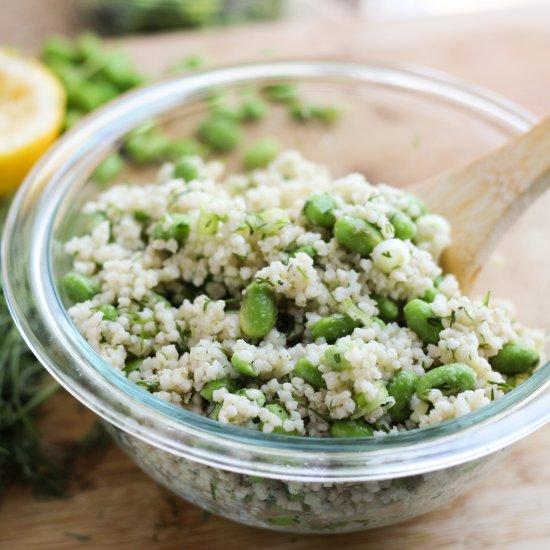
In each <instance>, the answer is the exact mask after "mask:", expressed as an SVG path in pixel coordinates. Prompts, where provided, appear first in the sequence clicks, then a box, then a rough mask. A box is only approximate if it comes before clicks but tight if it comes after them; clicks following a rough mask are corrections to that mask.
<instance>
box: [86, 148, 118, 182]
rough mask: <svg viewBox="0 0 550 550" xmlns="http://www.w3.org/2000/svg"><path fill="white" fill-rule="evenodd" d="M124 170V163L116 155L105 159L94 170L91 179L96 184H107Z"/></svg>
mask: <svg viewBox="0 0 550 550" xmlns="http://www.w3.org/2000/svg"><path fill="white" fill-rule="evenodd" d="M123 168H124V161H123V160H122V157H121V156H120V155H119V154H118V153H114V154H112V155H110V156H109V157H107V158H106V159H105V160H104V161H103V162H102V163H101V164H100V165H99V166H98V167H97V168H96V169H95V170H94V173H93V175H92V178H93V179H94V180H95V181H96V182H98V183H102V184H105V183H109V182H111V181H112V180H113V179H114V178H116V177H117V176H118V174H119V173H120V171H121V170H122V169H123Z"/></svg>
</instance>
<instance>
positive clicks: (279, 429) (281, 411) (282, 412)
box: [265, 403, 300, 435]
mask: <svg viewBox="0 0 550 550" xmlns="http://www.w3.org/2000/svg"><path fill="white" fill-rule="evenodd" d="M265 408H266V409H267V410H268V411H269V412H271V413H273V414H275V415H277V416H278V417H279V418H280V419H281V420H282V421H283V422H284V421H285V420H290V415H289V414H288V411H287V410H286V409H285V408H284V407H282V406H281V405H279V404H278V403H272V404H270V405H266V406H265ZM273 433H274V434H282V435H300V432H298V430H291V431H287V430H285V429H284V427H283V426H275V427H274V428H273Z"/></svg>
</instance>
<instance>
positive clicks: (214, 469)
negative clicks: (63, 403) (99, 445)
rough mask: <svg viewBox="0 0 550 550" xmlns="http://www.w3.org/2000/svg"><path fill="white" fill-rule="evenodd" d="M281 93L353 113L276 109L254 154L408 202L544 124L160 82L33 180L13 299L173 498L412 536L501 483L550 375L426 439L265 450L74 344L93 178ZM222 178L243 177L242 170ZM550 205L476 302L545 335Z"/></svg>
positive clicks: (333, 71) (335, 72)
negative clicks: (378, 187)
mask: <svg viewBox="0 0 550 550" xmlns="http://www.w3.org/2000/svg"><path fill="white" fill-rule="evenodd" d="M277 82H279V83H280V82H293V83H296V84H298V85H299V87H300V90H301V94H302V96H304V97H307V98H308V100H311V101H315V102H321V103H330V104H338V105H340V106H341V107H342V108H343V109H344V116H343V118H342V120H341V121H340V122H338V123H337V124H334V125H332V126H330V127H325V126H322V125H319V124H317V125H313V124H298V123H296V122H295V121H293V120H292V119H291V117H289V116H288V112H287V110H286V108H285V107H284V106H273V107H271V111H270V115H269V116H268V117H267V119H266V120H264V121H262V122H260V123H256V124H253V125H250V127H249V128H248V129H247V130H246V137H245V141H246V142H248V141H251V140H253V139H255V138H257V137H258V136H263V135H270V136H276V137H277V138H278V139H279V141H281V142H282V143H283V144H284V145H285V146H286V147H289V148H297V149H300V150H301V151H303V154H304V155H305V156H306V158H311V159H312V160H315V161H318V162H321V163H323V164H325V165H327V166H328V167H329V168H330V169H331V170H332V172H333V174H335V175H341V174H344V173H346V172H349V171H361V172H364V173H365V174H366V175H367V177H368V178H369V179H370V180H371V181H381V180H382V181H386V182H390V183H392V184H395V185H402V186H405V185H407V184H410V183H412V182H415V181H417V180H420V179H422V178H424V177H427V176H429V175H431V174H433V173H436V172H438V171H441V170H443V169H446V168H448V167H449V166H451V165H454V164H457V163H460V162H464V161H467V160H469V159H471V158H472V157H474V156H476V155H478V154H480V153H484V152H486V151H489V150H491V149H493V148H495V147H497V146H498V145H500V144H502V143H503V142H505V141H506V140H507V139H509V138H510V136H512V135H514V134H516V133H518V132H520V131H524V130H526V129H527V128H529V126H530V125H531V124H532V122H533V117H532V116H531V115H529V114H528V113H526V112H524V111H523V110H522V109H520V108H518V107H516V106H514V105H512V104H510V103H508V102H506V101H505V100H502V99H500V98H498V97H496V96H493V95H491V94H489V93H486V92H483V91H480V90H477V89H474V88H472V87H468V86H466V85H463V84H462V83H459V82H457V81H455V80H453V79H451V78H449V77H446V76H442V75H439V74H434V73H432V72H429V71H425V70H419V69H411V68H396V67H388V66H379V65H356V64H345V63H334V62H277V63H264V64H251V65H244V66H237V67H230V68H224V69H219V70H216V71H211V72H204V73H196V74H193V75H191V76H185V77H178V78H175V79H172V80H167V81H163V82H160V83H158V84H154V85H151V86H149V87H146V88H143V89H140V90H138V91H135V92H133V93H131V94H129V95H126V96H124V97H122V98H120V99H119V100H117V101H115V102H113V103H112V104H110V105H108V106H107V107H105V108H103V109H102V110H100V111H98V112H97V113H95V114H94V115H93V116H91V117H89V118H88V119H86V120H85V121H83V122H82V123H81V124H80V125H79V126H77V127H76V128H75V129H73V130H72V131H71V132H69V133H68V134H66V135H65V136H64V137H63V138H62V139H61V140H60V141H59V142H58V143H57V144H56V146H55V147H53V148H52V149H51V150H50V151H49V152H48V154H47V155H46V156H45V157H44V158H43V159H42V160H41V161H40V162H39V164H38V165H37V166H36V167H35V169H34V170H33V171H32V173H31V174H30V175H29V177H28V178H27V180H26V182H25V183H24V185H23V186H22V188H21V189H20V191H19V193H18V194H17V196H16V198H15V200H14V203H13V205H12V208H11V211H10V213H9V217H8V220H7V223H6V227H5V231H4V242H3V248H2V276H3V279H4V288H5V292H6V296H7V299H8V302H9V305H10V308H11V310H12V313H13V315H14V317H15V320H16V323H17V325H18V327H19V329H20V331H21V332H22V334H23V336H24V337H25V339H26V341H27V343H28V344H29V346H30V347H31V348H32V350H33V351H34V352H35V354H36V355H37V356H38V358H39V359H40V361H41V362H42V363H43V364H44V365H45V367H46V368H47V369H48V370H49V371H50V373H51V374H52V375H53V376H54V377H55V378H56V379H57V380H58V381H59V382H60V383H61V384H62V385H63V386H64V387H65V388H66V389H67V390H68V391H70V392H71V393H72V394H73V395H74V396H75V397H76V398H77V399H78V400H79V401H81V402H82V403H83V404H85V405H86V406H87V407H89V408H90V409H92V410H93V411H94V412H95V413H96V414H97V415H98V416H99V417H101V418H102V419H103V421H104V423H105V424H106V426H108V428H109V430H110V432H111V434H112V435H113V436H114V438H115V439H116V441H117V442H118V443H119V444H120V445H121V447H122V448H123V449H124V450H125V451H126V452H127V453H128V455H129V456H130V457H131V458H132V459H133V460H134V461H135V462H137V463H138V464H139V465H140V466H141V467H142V468H143V470H144V471H145V472H147V473H148V474H149V475H150V476H151V477H153V478H154V479H156V480H157V481H159V482H160V483H161V484H163V485H165V486H166V487H168V488H169V489H171V490H172V491H174V492H175V493H177V494H178V495H180V496H182V497H184V498H186V499H187V500H189V501H191V502H193V503H195V504H197V505H199V506H202V507H203V508H205V509H207V510H209V511H211V512H213V513H216V514H220V515H223V516H225V517H228V518H231V519H234V520H236V521H240V522H242V523H245V524H247V525H253V526H257V527H266V528H272V529H281V530H286V531H296V532H304V533H314V532H329V533H335V532H345V531H354V530H362V529H368V528H373V527H379V526H383V525H388V524H392V523H396V522H400V521H404V520H406V519H409V518H412V517H415V516H418V515H420V514H423V513H425V512H427V511H429V510H432V509H434V508H438V507H440V506H441V505H443V504H444V503H446V502H448V501H450V500H451V499H453V498H454V497H456V496H457V495H458V494H459V493H461V492H462V491H464V490H466V489H467V488H468V487H469V485H470V483H471V482H473V481H474V480H475V479H477V478H480V477H481V476H483V475H484V474H485V473H486V472H488V471H489V470H491V468H492V466H493V463H494V461H495V460H497V459H498V457H499V456H500V455H501V454H502V453H501V452H500V451H502V450H504V449H506V448H507V447H509V446H510V445H511V444H513V443H514V442H516V441H517V440H519V439H521V438H523V437H525V436H526V435H527V434H529V433H531V432H532V431H533V430H535V429H537V428H539V427H541V426H542V425H544V424H545V423H546V422H547V421H548V420H549V419H550V364H546V365H545V366H543V367H541V368H540V369H539V370H538V371H537V372H536V373H535V374H534V375H533V376H532V377H531V378H529V379H528V380H527V381H526V382H525V383H523V384H522V385H520V386H519V387H518V388H516V389H515V390H513V391H512V392H510V393H508V394H507V395H506V396H504V397H503V398H501V399H498V400H497V401H495V402H493V403H491V404H490V405H488V406H486V407H484V408H482V409H479V410H477V411H476V412H474V413H471V414H468V415H466V416H463V417H461V418H457V419H454V420H451V421H447V422H445V423H443V424H439V425H435V426H431V427H429V428H424V429H421V430H413V431H411V432H407V433H400V434H392V435H387V436H375V437H371V438H365V439H363V438H361V439H326V438H325V439H321V438H296V437H286V436H282V435H271V434H264V433H260V432H256V431H252V430H245V429H242V428H239V427H235V426H227V425H223V424H220V423H217V422H215V421H213V420H210V419H208V418H205V417H201V416H198V415H195V414H193V413H190V412H187V411H185V410H183V409H181V408H178V407H176V406H174V405H171V404H168V403H165V402H163V401H160V400H158V399H157V398H155V397H154V396H153V395H151V394H149V393H147V392H146V391H145V390H143V389H141V388H139V387H138V386H136V385H134V384H133V383H131V382H130V381H128V380H127V379H126V378H124V377H123V376H122V375H121V374H119V373H118V372H117V371H115V369H113V368H112V367H110V366H109V365H108V364H107V363H106V362H104V361H103V360H102V359H101V358H100V357H99V356H98V355H96V353H95V352H94V351H93V350H92V349H91V347H90V346H89V345H88V344H87V343H86V341H85V340H84V338H83V337H82V336H81V335H80V334H79V333H78V331H77V330H76V328H75V326H74V325H73V324H72V322H71V320H70V319H69V317H68V315H67V313H66V308H65V306H64V304H63V298H62V296H61V295H60V293H58V290H57V283H56V282H57V280H58V277H59V274H60V273H63V272H64V270H65V269H66V268H67V266H68V259H67V258H66V257H65V255H64V253H63V247H62V246H61V243H62V242H64V241H65V240H66V239H67V237H68V236H70V235H73V234H74V233H75V232H77V231H78V228H79V224H80V222H81V219H80V218H81V216H79V214H78V212H79V210H80V208H81V207H82V205H83V203H84V202H85V201H87V200H88V199H89V198H90V197H93V196H94V194H96V193H98V191H99V189H98V185H97V184H96V183H94V181H93V179H91V178H90V175H91V174H92V172H93V171H94V169H95V168H96V167H97V166H98V165H99V163H100V162H101V161H102V160H103V159H104V158H106V157H107V156H108V155H109V154H110V153H111V152H112V151H113V150H115V149H118V148H119V147H120V146H121V144H122V143H123V141H124V139H125V138H124V136H125V135H127V134H128V132H130V131H131V130H133V129H135V128H136V127H138V126H140V125H141V124H143V123H145V122H147V121H150V120H151V119H152V118H154V119H155V120H156V124H157V125H158V126H159V127H160V128H162V129H163V131H165V132H166V133H169V134H172V135H174V136H188V135H190V134H191V133H192V132H193V131H194V129H195V127H196V125H197V122H198V121H199V120H201V118H203V117H204V116H205V112H206V111H207V110H208V109H209V108H210V107H209V105H210V103H211V101H212V97H214V95H217V96H219V93H220V92H222V91H223V93H224V94H225V96H226V97H231V96H235V97H237V96H239V94H241V93H245V92H246V91H247V90H250V88H251V87H253V88H257V87H262V86H264V85H266V84H272V83H277ZM227 161H228V163H229V164H230V165H233V166H235V165H236V164H237V163H238V155H233V156H232V157H228V159H227ZM151 170H153V171H154V170H155V168H139V169H138V170H135V169H132V168H129V169H128V171H127V173H126V174H125V175H124V176H122V178H123V179H124V178H127V179H132V180H135V179H137V180H141V179H143V178H147V177H149V176H150V175H151V173H152V172H151ZM119 180H120V178H119ZM549 198H550V197H548V196H545V197H543V198H542V199H541V200H540V201H539V203H537V204H536V205H534V206H532V207H530V209H529V210H528V211H527V213H526V214H525V216H524V217H523V218H522V219H521V220H520V221H519V222H518V223H517V224H516V226H515V227H514V228H513V230H512V231H511V232H510V234H509V235H507V236H506V237H505V238H504V239H503V241H502V242H501V244H500V245H499V248H498V250H497V251H496V252H495V254H494V255H493V257H492V259H491V260H490V261H489V262H488V265H487V269H486V270H485V272H484V273H483V274H482V276H481V279H480V281H479V287H478V290H479V291H480V292H483V293H484V292H485V291H486V290H487V289H488V288H490V289H491V290H492V291H493V295H496V294H498V295H503V296H507V297H510V298H513V299H514V301H516V302H517V305H518V314H519V316H520V317H521V318H522V320H523V321H525V322H527V323H529V324H531V325H533V326H540V327H542V328H544V329H548V328H549V327H550V318H549V317H548V315H547V314H546V312H545V311H544V308H541V307H540V304H544V303H548V300H549V298H550V277H549V276H548V275H549V273H548V270H547V269H546V270H545V269H544V265H545V263H544V261H543V260H544V259H545V258H544V255H542V254H541V251H540V250H533V246H530V243H532V242H535V243H536V242H541V243H543V242H546V241H545V237H544V235H548V233H550V218H549V217H548V216H546V215H545V212H546V211H547V210H548V207H549ZM537 239H539V240H538V241H537ZM541 255H542V258H541ZM546 265H547V263H546ZM520 266H523V269H520ZM489 285H490V286H489Z"/></svg>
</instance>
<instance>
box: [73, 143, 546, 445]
mask: <svg viewBox="0 0 550 550" xmlns="http://www.w3.org/2000/svg"><path fill="white" fill-rule="evenodd" d="M83 214H85V215H86V216H87V217H88V218H89V224H88V230H87V231H86V233H85V234H84V235H82V236H78V237H74V238H72V239H71V240H69V241H68V242H67V243H66V245H65V246H66V251H67V253H69V254H71V255H72V257H73V267H72V271H70V272H69V273H66V274H65V276H64V277H63V280H62V287H63V288H64V291H65V293H66V295H67V296H68V298H69V299H70V300H71V301H72V302H73V303H74V305H72V306H71V307H70V308H69V314H70V317H71V318H72V320H73V321H74V323H75V324H76V326H77V327H78V329H79V331H80V332H81V333H82V335H83V336H84V337H85V338H86V340H87V341H88V343H89V344H90V345H91V346H92V347H93V348H94V350H96V352H97V353H98V354H99V355H100V356H101V357H102V358H103V359H105V360H106V361H107V362H108V363H110V364H111V365H112V366H113V368H115V369H117V370H118V371H120V372H121V373H123V374H124V375H125V376H127V377H128V378H129V379H130V380H131V381H133V382H135V383H136V384H138V385H139V386H141V387H142V388H144V389H145V390H147V391H149V392H151V393H153V394H154V395H155V396H156V397H158V398H159V399H162V400H164V401H167V402H169V403H172V404H174V405H177V406H181V407H183V408H185V409H188V410H190V411H193V412H196V413H198V414H201V415H205V416H209V417H210V418H213V419H216V420H218V421H219V422H223V423H227V424H234V425H238V426H242V427H246V428H251V429H254V430H260V431H263V432H267V433H276V434H288V435H303V436H332V437H351V436H369V435H373V434H374V433H381V432H390V431H403V430H410V429H414V428H422V427H425V426H429V425H432V424H437V423H439V422H442V421H445V420H448V419H451V418H455V417H458V416H461V415H464V414H466V413H468V412H470V411H474V410H476V409H478V408H480V407H483V406H484V405H487V404H488V403H489V402H491V401H492V400H494V399H497V398H499V397H501V396H502V395H504V393H506V392H507V391H509V390H511V389H513V388H514V387H515V386H516V385H517V384H519V383H520V382H521V381H523V380H524V379H525V378H526V377H528V376H529V375H530V373H531V372H532V371H533V370H534V369H535V368H536V367H537V366H538V365H539V364H540V360H541V354H542V350H543V345H544V338H543V334H542V333H541V332H540V331H537V330H530V329H526V328H524V327H523V326H522V325H521V324H520V323H519V322H518V321H516V320H515V318H514V314H513V311H512V310H511V307H510V306H509V305H508V304H506V303H501V302H497V301H496V300H495V299H493V298H492V297H490V294H487V296H486V297H485V298H482V299H480V300H474V299H471V298H469V297H467V296H464V295H462V294H461V292H460V289H459V286H458V284H457V280H456V278H455V277H454V276H453V275H452V274H444V273H443V272H442V269H441V267H440V265H439V259H440V256H441V253H442V252H443V250H444V249H445V247H446V246H447V245H448V244H449V242H450V233H451V232H450V227H449V224H448V223H447V221H446V220H445V219H444V218H442V217H441V216H439V215H437V214H433V213H429V212H428V211H427V208H426V205H425V204H424V203H423V202H422V201H421V200H420V199H418V198H417V197H414V196H412V195H410V194H408V193H406V192H404V191H403V190H400V189H397V188H394V187H390V186H388V185H385V184H379V185H373V184H371V183H369V182H368V181H366V179H365V178H364V177H363V176H362V175H360V174H350V175H348V176H346V177H343V178H339V179H333V178H331V176H330V174H329V173H328V172H327V170H326V169H325V168H323V167H322V166H319V165H317V164H314V163H312V162H309V161H307V160H305V159H303V158H302V157H301V156H300V154H298V153H297V152H293V151H287V152H285V153H282V154H280V155H279V156H278V157H277V158H275V160H273V161H272V162H271V163H270V164H269V166H268V167H267V168H266V169H258V170H253V171H251V172H249V173H246V174H231V175H227V176H225V175H224V173H223V165H222V164H221V163H219V162H215V161H213V162H208V163H205V162H203V161H202V160H201V159H200V157H184V158H183V159H182V160H181V161H179V162H177V163H175V164H166V165H165V166H164V167H163V168H162V169H161V171H160V173H159V175H158V180H157V181H155V182H151V183H148V184H145V185H141V184H139V185H138V184H117V185H115V186H113V187H111V188H110V189H108V190H106V191H104V192H102V193H101V194H100V195H99V196H98V197H97V198H96V199H95V200H93V201H90V202H88V203H87V204H86V205H85V207H84V209H83Z"/></svg>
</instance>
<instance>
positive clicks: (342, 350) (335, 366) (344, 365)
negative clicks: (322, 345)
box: [321, 342, 353, 371]
mask: <svg viewBox="0 0 550 550" xmlns="http://www.w3.org/2000/svg"><path fill="white" fill-rule="evenodd" d="M352 347H353V344H351V342H339V343H338V344H334V345H333V346H330V347H329V348H327V349H326V350H325V353H323V357H322V358H321V363H323V365H325V366H327V367H328V368H329V369H331V370H337V371H341V370H345V369H351V367H352V364H351V362H350V361H349V360H348V359H346V355H345V354H346V352H347V351H349V350H350V349H352Z"/></svg>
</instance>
